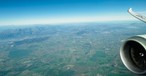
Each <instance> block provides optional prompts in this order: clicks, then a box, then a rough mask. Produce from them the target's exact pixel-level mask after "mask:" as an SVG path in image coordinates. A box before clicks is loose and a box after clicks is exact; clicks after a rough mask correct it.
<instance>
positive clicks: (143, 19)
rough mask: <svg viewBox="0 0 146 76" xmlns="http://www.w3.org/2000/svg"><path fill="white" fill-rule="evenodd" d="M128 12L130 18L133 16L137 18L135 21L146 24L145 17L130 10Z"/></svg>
mask: <svg viewBox="0 0 146 76" xmlns="http://www.w3.org/2000/svg"><path fill="white" fill-rule="evenodd" d="M128 12H129V13H130V14H131V15H132V16H134V17H135V18H137V19H139V20H141V21H143V22H146V17H144V16H142V15H140V14H138V13H136V12H134V11H133V10H132V8H130V9H129V10H128Z"/></svg>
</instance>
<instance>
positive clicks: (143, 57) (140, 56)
mask: <svg viewBox="0 0 146 76" xmlns="http://www.w3.org/2000/svg"><path fill="white" fill-rule="evenodd" d="M120 57H121V60H122V62H123V63H124V65H125V66H126V67H127V68H128V69H129V70H130V71H132V72H133V73H136V74H146V35H138V36H134V37H131V38H128V39H127V40H126V41H125V42H124V44H123V45H122V47H121V48H120Z"/></svg>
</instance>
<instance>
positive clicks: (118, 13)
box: [0, 0, 146, 25]
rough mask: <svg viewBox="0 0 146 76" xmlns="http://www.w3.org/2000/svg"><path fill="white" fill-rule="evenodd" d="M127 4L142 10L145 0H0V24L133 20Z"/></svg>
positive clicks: (145, 4) (143, 11)
mask: <svg viewBox="0 0 146 76" xmlns="http://www.w3.org/2000/svg"><path fill="white" fill-rule="evenodd" d="M130 7H131V8H133V9H134V10H135V11H139V12H141V13H145V11H146V9H145V7H146V0H0V25H25V24H54V23H70V22H104V21H117V20H119V21H120V20H135V18H133V17H132V16H130V15H129V14H128V13H127V9H129V8H130Z"/></svg>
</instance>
